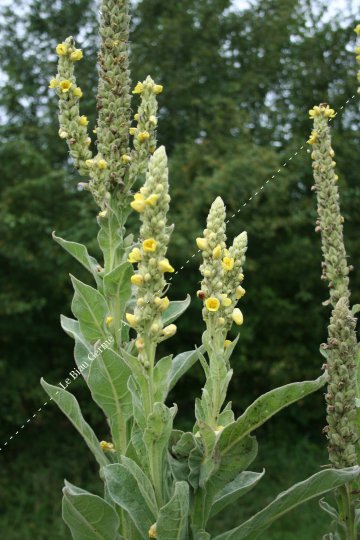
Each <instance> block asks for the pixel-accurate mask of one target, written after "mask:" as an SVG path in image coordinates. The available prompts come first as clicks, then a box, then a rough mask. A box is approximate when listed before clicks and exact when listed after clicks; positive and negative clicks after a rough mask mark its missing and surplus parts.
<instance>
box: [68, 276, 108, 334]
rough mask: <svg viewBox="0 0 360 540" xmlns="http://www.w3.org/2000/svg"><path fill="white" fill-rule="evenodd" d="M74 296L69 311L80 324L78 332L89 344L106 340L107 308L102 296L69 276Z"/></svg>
mask: <svg viewBox="0 0 360 540" xmlns="http://www.w3.org/2000/svg"><path fill="white" fill-rule="evenodd" d="M71 281H72V283H73V286H74V290H75V294H74V298H73V301H72V304H71V309H72V312H73V314H74V315H75V317H76V318H77V319H78V321H79V324H80V330H81V332H82V334H83V335H84V337H85V338H86V339H87V340H89V341H90V342H95V341H97V340H98V339H106V338H107V336H108V335H109V334H108V333H107V332H106V331H105V327H104V323H105V318H106V316H107V315H108V313H109V308H108V306H107V303H106V301H105V298H104V297H103V296H102V294H100V293H99V291H97V290H96V289H93V288H92V287H90V286H89V285H85V283H82V282H81V281H79V280H78V279H76V278H75V277H73V276H71Z"/></svg>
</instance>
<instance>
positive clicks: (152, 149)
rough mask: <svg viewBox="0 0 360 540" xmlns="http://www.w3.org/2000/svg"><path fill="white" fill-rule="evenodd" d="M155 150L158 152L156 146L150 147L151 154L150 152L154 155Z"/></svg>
mask: <svg viewBox="0 0 360 540" xmlns="http://www.w3.org/2000/svg"><path fill="white" fill-rule="evenodd" d="M155 150H156V146H150V148H149V152H150V153H151V154H153V153H154V152H155Z"/></svg>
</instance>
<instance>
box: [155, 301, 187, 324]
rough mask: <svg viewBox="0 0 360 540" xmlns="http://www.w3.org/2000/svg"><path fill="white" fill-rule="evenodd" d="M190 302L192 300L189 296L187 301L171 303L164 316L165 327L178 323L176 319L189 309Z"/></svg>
mask: <svg viewBox="0 0 360 540" xmlns="http://www.w3.org/2000/svg"><path fill="white" fill-rule="evenodd" d="M190 301H191V298H190V295H189V294H188V295H187V297H186V298H185V300H175V301H173V302H170V305H169V307H168V308H167V310H165V311H164V313H163V314H162V321H163V325H164V326H166V325H167V324H170V323H172V322H174V321H176V319H177V318H178V317H180V315H182V314H183V313H184V311H185V310H186V309H187V308H188V307H189V305H190Z"/></svg>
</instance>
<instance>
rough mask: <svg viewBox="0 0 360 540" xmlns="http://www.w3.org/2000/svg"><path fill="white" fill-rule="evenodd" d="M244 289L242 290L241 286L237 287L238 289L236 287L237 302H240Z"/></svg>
mask: <svg viewBox="0 0 360 540" xmlns="http://www.w3.org/2000/svg"><path fill="white" fill-rule="evenodd" d="M245 292H246V291H245V289H243V288H242V287H241V285H239V286H238V287H236V291H235V296H236V298H237V299H238V300H240V298H242V297H243V296H244V294H245Z"/></svg>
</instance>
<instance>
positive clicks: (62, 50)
mask: <svg viewBox="0 0 360 540" xmlns="http://www.w3.org/2000/svg"><path fill="white" fill-rule="evenodd" d="M68 50H69V47H68V46H67V45H66V43H59V44H58V45H56V52H57V54H58V55H59V56H65V55H66V54H67V52H68Z"/></svg>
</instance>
